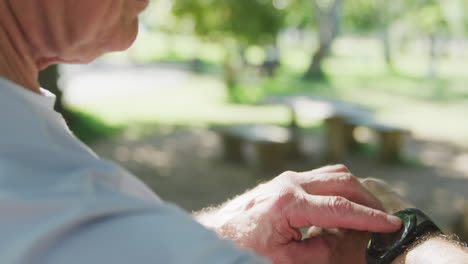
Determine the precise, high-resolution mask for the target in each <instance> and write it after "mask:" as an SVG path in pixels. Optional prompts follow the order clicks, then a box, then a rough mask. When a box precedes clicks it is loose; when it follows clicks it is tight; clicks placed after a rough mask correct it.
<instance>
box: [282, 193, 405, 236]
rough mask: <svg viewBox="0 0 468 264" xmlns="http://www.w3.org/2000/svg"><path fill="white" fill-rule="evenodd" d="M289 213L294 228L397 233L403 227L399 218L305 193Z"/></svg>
mask: <svg viewBox="0 0 468 264" xmlns="http://www.w3.org/2000/svg"><path fill="white" fill-rule="evenodd" d="M285 214H286V217H287V218H288V221H289V224H290V225H291V227H293V228H303V227H309V226H319V227H323V228H349V229H355V230H362V231H370V232H394V231H396V230H398V228H400V226H401V220H400V219H399V218H398V217H395V216H392V215H387V214H386V213H384V212H382V211H379V210H375V209H372V208H369V207H366V206H363V205H360V204H357V203H353V202H351V201H349V200H348V199H346V198H343V197H340V196H318V195H308V194H304V197H303V198H302V199H300V200H297V202H296V203H294V204H293V205H292V206H290V207H289V208H287V210H286V212H285Z"/></svg>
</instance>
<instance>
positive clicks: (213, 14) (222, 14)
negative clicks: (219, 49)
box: [172, 0, 288, 44]
mask: <svg viewBox="0 0 468 264" xmlns="http://www.w3.org/2000/svg"><path fill="white" fill-rule="evenodd" d="M287 4H288V0H274V1H270V0H175V1H174V4H173V9H172V10H173V13H174V14H175V15H176V16H177V17H180V23H190V24H191V25H193V30H194V32H195V33H197V34H199V35H201V36H209V37H212V38H214V39H218V40H219V39H222V38H224V37H233V38H235V39H236V40H237V41H239V42H241V43H245V44H269V43H271V42H274V40H275V38H276V35H277V34H278V32H279V30H280V29H281V27H282V25H283V23H284V22H283V21H284V17H285V12H284V11H282V10H283V9H285V8H286V7H287Z"/></svg>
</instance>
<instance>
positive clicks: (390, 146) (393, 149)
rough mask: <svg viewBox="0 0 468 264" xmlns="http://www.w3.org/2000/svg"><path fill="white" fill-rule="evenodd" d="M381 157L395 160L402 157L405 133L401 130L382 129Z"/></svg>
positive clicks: (385, 159)
mask: <svg viewBox="0 0 468 264" xmlns="http://www.w3.org/2000/svg"><path fill="white" fill-rule="evenodd" d="M379 136H380V158H381V159H382V160H384V161H389V162H394V161H398V160H399V159H400V150H401V143H402V139H403V134H402V133H401V131H381V132H379Z"/></svg>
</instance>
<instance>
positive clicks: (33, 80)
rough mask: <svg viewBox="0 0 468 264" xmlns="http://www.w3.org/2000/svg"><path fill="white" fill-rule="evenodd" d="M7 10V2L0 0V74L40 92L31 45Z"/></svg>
mask: <svg viewBox="0 0 468 264" xmlns="http://www.w3.org/2000/svg"><path fill="white" fill-rule="evenodd" d="M8 10H9V7H8V3H7V2H6V1H0V76H2V77H4V78H6V79H9V80H10V81H12V82H14V83H17V84H19V85H21V86H23V87H24V88H26V89H28V90H31V91H33V92H35V93H41V92H40V89H39V84H38V81H37V77H38V73H39V69H38V67H37V64H36V62H35V60H34V58H33V55H32V52H31V47H30V45H29V44H28V43H27V41H26V39H25V38H24V35H23V34H22V30H21V28H20V27H19V25H18V24H17V21H16V19H15V17H14V16H13V15H12V14H11V13H9V12H8ZM7 29H8V30H7Z"/></svg>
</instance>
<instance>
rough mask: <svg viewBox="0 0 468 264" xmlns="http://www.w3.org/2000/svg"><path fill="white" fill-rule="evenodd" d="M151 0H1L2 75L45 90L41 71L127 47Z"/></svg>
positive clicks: (0, 69) (0, 71)
mask: <svg viewBox="0 0 468 264" xmlns="http://www.w3.org/2000/svg"><path fill="white" fill-rule="evenodd" d="M147 5H148V1H147V0H99V1H96V0H0V76H3V77H6V78H7V79H10V80H12V81H14V82H16V83H18V84H21V85H22V86H24V87H25V88H27V89H30V90H33V91H35V92H39V85H38V84H37V74H38V72H39V70H42V69H44V68H45V67H47V66H48V65H51V64H55V63H89V62H91V61H93V60H94V59H96V58H97V57H98V56H100V55H102V54H103V53H105V52H108V51H118V50H125V49H127V48H128V47H129V46H130V45H131V44H132V43H133V41H134V40H135V38H136V35H137V32H138V14H139V13H140V12H141V11H143V10H144V9H145V8H146V6H147Z"/></svg>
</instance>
